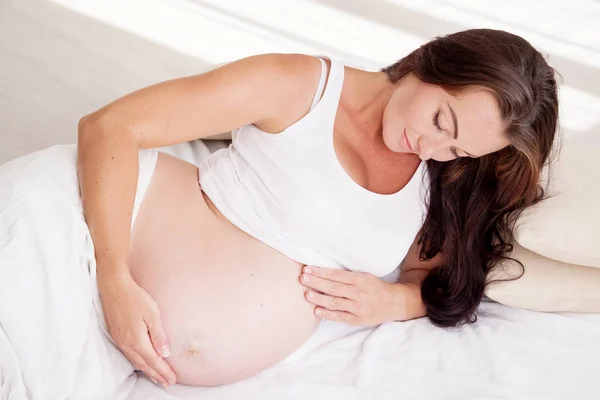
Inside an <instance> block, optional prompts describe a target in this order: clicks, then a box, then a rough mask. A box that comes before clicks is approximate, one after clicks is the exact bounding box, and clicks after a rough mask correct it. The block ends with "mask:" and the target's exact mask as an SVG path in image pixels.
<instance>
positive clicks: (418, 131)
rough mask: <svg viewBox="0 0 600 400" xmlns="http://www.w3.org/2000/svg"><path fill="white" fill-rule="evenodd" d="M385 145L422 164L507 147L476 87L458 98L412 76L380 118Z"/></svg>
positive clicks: (491, 104) (489, 102) (490, 102)
mask: <svg viewBox="0 0 600 400" xmlns="http://www.w3.org/2000/svg"><path fill="white" fill-rule="evenodd" d="M383 141H384V142H385V145H386V146H387V147H388V148H389V149H390V150H391V151H393V152H397V153H416V154H418V155H419V157H420V158H421V159H422V160H429V159H434V160H437V161H449V160H453V159H455V158H457V157H481V156H484V155H486V154H490V153H493V152H496V151H498V150H501V149H503V148H504V147H506V146H508V145H509V144H510V142H509V141H508V139H507V138H506V137H505V135H504V134H503V132H502V123H501V121H500V113H499V111H498V107H497V105H496V102H495V100H494V98H493V96H492V95H491V94H490V93H489V92H487V91H485V90H483V89H479V88H473V89H470V90H466V91H464V92H463V93H461V94H460V95H459V96H458V97H454V96H452V95H451V94H449V93H447V92H446V91H444V90H443V89H442V88H440V87H439V86H435V85H430V84H427V83H424V82H422V81H421V80H419V79H418V78H416V77H415V76H414V75H412V74H410V75H407V76H406V77H405V78H404V79H402V80H401V81H400V82H399V83H398V85H397V87H396V89H395V90H394V93H393V95H392V97H391V98H390V101H389V102H388V104H387V106H386V109H385V111H384V114H383Z"/></svg>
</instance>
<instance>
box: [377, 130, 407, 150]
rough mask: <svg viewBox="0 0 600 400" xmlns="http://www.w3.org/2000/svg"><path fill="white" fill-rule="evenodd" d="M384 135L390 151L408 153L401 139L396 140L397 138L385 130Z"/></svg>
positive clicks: (386, 145) (384, 140) (384, 141)
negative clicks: (387, 133)
mask: <svg viewBox="0 0 600 400" xmlns="http://www.w3.org/2000/svg"><path fill="white" fill-rule="evenodd" d="M382 136H383V143H384V144H385V147H387V148H388V149H389V150H390V151H393V152H394V153H406V151H405V150H404V149H403V148H402V144H401V142H400V140H396V139H397V138H394V137H391V138H390V137H389V136H388V135H386V134H385V132H384V133H383V135H382Z"/></svg>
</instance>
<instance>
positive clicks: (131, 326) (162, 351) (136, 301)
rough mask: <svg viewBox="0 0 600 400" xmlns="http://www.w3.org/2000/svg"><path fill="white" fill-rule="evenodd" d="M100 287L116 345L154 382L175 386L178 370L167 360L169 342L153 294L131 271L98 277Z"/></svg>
mask: <svg viewBox="0 0 600 400" xmlns="http://www.w3.org/2000/svg"><path fill="white" fill-rule="evenodd" d="M98 290H99V292H100V298H101V300H102V308H103V309H104V318H105V320H106V326H107V329H108V333H109V334H110V336H111V338H112V339H113V341H114V343H115V344H116V346H117V347H118V348H119V349H120V350H121V351H122V352H123V353H124V354H125V356H126V357H127V358H128V359H129V361H131V362H132V363H133V365H134V366H135V367H136V368H137V369H139V370H141V371H142V372H144V373H145V374H146V375H147V376H148V377H149V378H150V379H151V380H152V381H153V382H155V383H157V382H158V383H161V384H162V385H164V386H165V387H167V386H170V385H173V384H174V383H175V382H176V376H175V372H174V371H173V370H172V369H171V367H170V365H169V364H168V363H167V362H166V361H165V360H164V359H163V358H166V357H168V356H169V353H170V350H169V342H168V338H167V335H166V333H165V331H164V329H163V326H162V321H161V319H160V314H159V310H158V306H157V305H156V303H155V302H154V300H153V299H152V297H150V295H149V294H148V293H147V292H146V291H145V290H144V289H142V288H141V287H140V286H138V285H137V284H136V283H135V281H134V280H133V278H132V277H131V275H129V274H125V275H123V276H119V277H115V276H111V277H103V276H98Z"/></svg>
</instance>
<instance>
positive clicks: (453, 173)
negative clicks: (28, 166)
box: [77, 30, 558, 385]
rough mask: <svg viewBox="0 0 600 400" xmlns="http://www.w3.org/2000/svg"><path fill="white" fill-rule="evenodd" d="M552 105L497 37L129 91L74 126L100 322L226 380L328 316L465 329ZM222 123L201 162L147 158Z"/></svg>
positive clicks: (136, 354) (531, 71)
mask: <svg viewBox="0 0 600 400" xmlns="http://www.w3.org/2000/svg"><path fill="white" fill-rule="evenodd" d="M557 117H558V100H557V87H556V82H555V79H554V71H553V69H552V68H551V67H549V66H548V65H547V63H546V61H545V60H544V58H543V57H542V55H541V54H540V53H539V52H538V51H536V50H535V49H534V48H533V47H532V46H531V45H530V44H529V43H528V42H526V41H525V40H523V39H522V38H520V37H518V36H515V35H512V34H509V33H506V32H503V31H494V30H471V31H465V32H459V33H455V34H452V35H448V36H445V37H441V38H437V39H435V40H433V41H431V42H429V43H427V44H425V45H423V46H422V47H421V48H419V49H417V50H415V51H414V52H412V53H411V54H409V55H408V56H406V57H404V58H403V59H401V60H400V61H398V62H397V63H395V64H393V65H391V66H389V67H387V68H385V69H383V70H382V71H380V72H369V71H363V70H359V69H354V68H350V67H346V66H344V65H342V64H341V63H339V62H337V61H336V60H333V59H328V58H324V57H313V56H305V55H281V54H279V55H278V54H271V55H261V56H254V57H249V58H245V59H242V60H239V61H236V62H233V63H231V64H228V65H225V66H222V67H220V68H217V69H214V70H212V71H209V72H207V73H205V74H201V75H198V76H191V77H185V78H181V79H175V80H171V81H167V82H163V83H160V84H157V85H153V86H150V87H147V88H144V89H141V90H139V91H136V92H134V93H131V94H129V95H127V96H124V97H123V98H120V99H118V100H116V101H114V102H113V103H110V104H108V105H106V106H105V107H103V108H101V109H100V110H98V111H96V112H94V113H92V114H90V115H87V116H85V117H84V118H82V119H81V121H80V125H79V142H78V160H77V168H78V169H77V171H78V176H79V183H80V187H81V196H82V204H83V212H84V215H85V218H86V222H87V225H88V226H89V232H90V234H91V238H92V239H93V244H94V250H95V260H96V274H97V275H96V277H97V287H98V291H99V294H100V298H101V301H102V307H103V313H104V316H105V320H106V326H107V329H108V333H109V334H110V336H111V338H112V340H113V341H114V343H115V344H116V346H117V347H118V348H119V349H120V350H121V351H122V352H123V353H124V354H125V355H126V356H127V358H128V359H129V361H130V362H131V363H132V365H133V366H132V369H133V368H137V369H140V370H142V371H144V372H145V373H146V374H147V375H148V376H149V377H150V378H151V379H152V380H153V381H155V382H160V383H162V384H163V385H169V384H173V383H175V382H180V383H184V384H190V385H218V384H223V383H228V382H233V381H236V380H240V379H243V378H246V377H249V376H252V375H254V374H256V373H258V372H259V371H261V370H264V369H265V368H267V367H269V366H271V365H274V364H275V363H277V362H279V361H281V360H282V359H284V358H285V357H286V356H288V355H289V354H290V353H292V352H293V351H294V350H295V349H297V348H298V347H299V346H301V345H302V344H303V343H304V342H305V341H306V340H307V338H308V337H309V336H310V335H311V333H312V332H313V331H314V329H315V327H316V326H317V324H318V323H319V321H320V320H321V319H322V318H326V319H332V320H339V321H343V322H347V323H353V324H362V325H376V324H379V323H383V322H386V321H394V320H395V321H401V320H407V319H412V318H419V317H422V316H425V315H427V316H429V318H431V320H432V322H434V323H435V324H437V325H440V326H453V325H456V324H460V323H465V322H473V321H474V313H475V310H476V307H477V305H478V304H479V302H480V300H481V298H482V296H483V290H484V286H485V279H486V275H487V272H488V271H489V270H490V268H492V267H493V266H494V265H495V263H496V262H497V261H499V260H500V259H502V258H503V257H505V256H506V254H507V253H508V252H509V251H510V245H509V243H510V241H511V239H512V236H511V230H510V227H511V221H513V219H514V217H515V216H516V215H517V213H518V212H519V211H521V210H523V209H524V208H525V207H528V206H530V205H532V204H535V203H536V202H538V201H539V200H540V199H541V198H542V192H541V191H540V190H539V189H540V188H539V186H538V177H539V174H540V171H541V169H542V167H543V166H544V164H545V163H546V161H547V159H548V156H549V154H550V151H551V148H552V144H553V142H554V137H555V133H556V128H557ZM229 130H233V143H232V145H231V146H230V147H229V148H227V149H222V150H219V151H217V152H216V153H213V154H212V155H211V156H209V157H208V158H207V159H206V160H205V161H204V163H202V164H201V165H199V166H195V165H192V164H190V163H188V162H185V161H183V160H180V159H177V158H174V157H172V156H170V155H167V154H165V153H162V152H159V151H157V148H158V147H162V146H167V145H172V144H176V143H181V142H186V141H190V140H194V139H199V138H206V137H209V136H211V135H215V134H218V133H221V132H226V131H229ZM401 263H402V273H401V275H400V278H399V281H398V282H397V283H386V282H384V281H382V280H381V279H379V278H380V277H383V276H385V275H387V274H389V273H390V272H392V271H393V270H394V269H395V268H396V267H398V265H400V264H401Z"/></svg>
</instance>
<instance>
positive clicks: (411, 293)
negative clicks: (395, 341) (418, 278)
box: [393, 282, 427, 321]
mask: <svg viewBox="0 0 600 400" xmlns="http://www.w3.org/2000/svg"><path fill="white" fill-rule="evenodd" d="M393 285H394V290H395V293H396V295H395V301H394V304H395V305H396V307H395V312H394V321H408V320H411V319H415V318H421V317H424V316H425V315H426V314H427V311H426V310H425V305H424V304H423V300H422V299H421V285H419V284H417V283H413V282H401V283H394V284H393Z"/></svg>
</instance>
